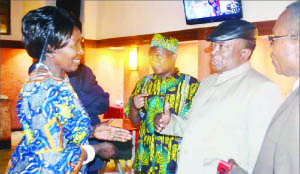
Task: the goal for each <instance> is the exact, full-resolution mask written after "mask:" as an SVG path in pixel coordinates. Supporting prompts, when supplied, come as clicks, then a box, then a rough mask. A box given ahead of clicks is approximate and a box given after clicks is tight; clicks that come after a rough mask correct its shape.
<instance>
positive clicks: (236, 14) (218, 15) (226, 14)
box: [183, 0, 243, 24]
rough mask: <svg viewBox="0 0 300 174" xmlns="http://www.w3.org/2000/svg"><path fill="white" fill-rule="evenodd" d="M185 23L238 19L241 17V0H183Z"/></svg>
mask: <svg viewBox="0 0 300 174" xmlns="http://www.w3.org/2000/svg"><path fill="white" fill-rule="evenodd" d="M183 5H184V12H185V19H186V23H187V24H202V23H209V22H217V21H225V20H232V19H240V18H242V17H243V12H242V2H241V0H223V1H220V0H207V1H199V0H198V1H191V0H183Z"/></svg>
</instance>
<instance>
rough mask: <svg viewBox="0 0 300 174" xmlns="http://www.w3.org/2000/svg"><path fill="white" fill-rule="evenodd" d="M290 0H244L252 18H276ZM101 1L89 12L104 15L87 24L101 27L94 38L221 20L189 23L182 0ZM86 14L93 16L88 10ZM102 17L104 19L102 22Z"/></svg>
mask: <svg viewBox="0 0 300 174" xmlns="http://www.w3.org/2000/svg"><path fill="white" fill-rule="evenodd" d="M290 2H292V1H245V0H244V1H242V4H243V12H244V13H243V14H244V19H246V20H249V21H251V22H255V21H265V20H275V19H276V18H277V17H278V16H279V14H280V13H281V12H282V11H283V9H284V8H285V7H286V6H287V5H288V4H289V3H290ZM97 3H98V4H101V5H102V7H99V6H98V8H99V10H98V11H95V10H93V9H94V7H91V10H89V13H94V15H97V14H100V16H101V18H97V21H95V22H94V23H91V24H92V25H89V26H88V25H87V26H86V28H89V29H91V28H93V27H94V28H97V30H98V32H97V35H96V38H94V39H104V38H113V37H121V36H134V35H142V34H151V33H156V32H159V33H160V32H167V31H176V30H184V29H190V28H202V27H208V26H215V25H217V24H219V23H209V24H198V25H186V22H185V15H184V9H183V2H182V0H180V1H99V2H97ZM86 10H88V9H86ZM86 15H87V16H88V17H89V15H88V13H86ZM98 20H101V22H100V23H99V22H98ZM95 24H97V25H95ZM92 30H93V29H92ZM88 32H89V31H88ZM87 38H89V37H88V36H87Z"/></svg>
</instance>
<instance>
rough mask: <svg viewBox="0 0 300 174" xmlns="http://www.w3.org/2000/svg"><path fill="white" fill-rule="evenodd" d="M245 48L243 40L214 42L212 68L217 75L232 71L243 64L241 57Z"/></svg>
mask: <svg viewBox="0 0 300 174" xmlns="http://www.w3.org/2000/svg"><path fill="white" fill-rule="evenodd" d="M242 48H243V40H242V39H233V40H228V41H224V42H212V51H211V54H212V61H211V64H212V68H213V70H214V71H215V72H216V73H222V72H225V71H229V70H232V69H234V68H236V67H238V66H240V65H241V64H242V63H244V62H242V61H241V59H240V56H241V50H242Z"/></svg>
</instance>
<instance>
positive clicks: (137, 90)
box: [124, 77, 147, 118]
mask: <svg viewBox="0 0 300 174" xmlns="http://www.w3.org/2000/svg"><path fill="white" fill-rule="evenodd" d="M146 79H147V77H144V78H143V79H141V80H139V81H138V82H137V83H136V85H135V88H134V90H133V92H132V93H131V95H130V97H129V100H128V103H127V104H126V106H125V107H124V115H125V117H127V118H128V116H129V115H128V114H129V110H130V105H131V102H132V98H133V97H134V96H136V95H138V94H142V93H143V91H141V89H142V87H143V85H144V84H145V81H146Z"/></svg>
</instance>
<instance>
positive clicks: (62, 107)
mask: <svg viewBox="0 0 300 174" xmlns="http://www.w3.org/2000/svg"><path fill="white" fill-rule="evenodd" d="M17 111H18V116H19V119H20V122H21V124H22V126H23V129H24V134H25V136H24V137H23V139H22V140H21V142H20V144H19V145H18V146H17V147H16V150H15V151H14V153H13V154H12V158H11V159H12V168H11V169H10V170H9V173H19V172H21V171H22V172H24V173H30V174H31V173H47V174H48V173H49V174H52V173H53V174H54V173H78V171H82V170H81V165H82V162H83V153H82V152H83V150H82V148H81V147H80V144H87V143H88V141H87V139H88V137H89V134H90V132H91V130H90V120H89V118H88V116H87V114H86V112H85V111H84V110H83V109H82V107H80V104H79V101H78V99H77V95H76V94H75V93H74V91H72V88H71V86H70V85H69V84H67V83H63V82H62V83H58V84H54V85H53V84H51V85H49V84H47V83H46V82H43V83H40V82H36V83H28V84H26V85H25V87H24V89H23V91H21V94H20V96H19V100H18V103H17Z"/></svg>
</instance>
